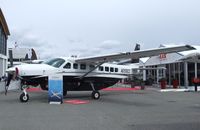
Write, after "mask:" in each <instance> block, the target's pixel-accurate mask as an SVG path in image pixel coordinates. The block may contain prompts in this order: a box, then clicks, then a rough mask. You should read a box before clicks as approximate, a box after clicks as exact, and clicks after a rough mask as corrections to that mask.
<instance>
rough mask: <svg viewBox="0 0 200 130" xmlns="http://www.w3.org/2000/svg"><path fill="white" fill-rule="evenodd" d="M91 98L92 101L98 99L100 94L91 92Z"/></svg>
mask: <svg viewBox="0 0 200 130" xmlns="http://www.w3.org/2000/svg"><path fill="white" fill-rule="evenodd" d="M92 98H93V99H96V100H97V99H99V98H100V93H99V92H98V91H93V92H92Z"/></svg>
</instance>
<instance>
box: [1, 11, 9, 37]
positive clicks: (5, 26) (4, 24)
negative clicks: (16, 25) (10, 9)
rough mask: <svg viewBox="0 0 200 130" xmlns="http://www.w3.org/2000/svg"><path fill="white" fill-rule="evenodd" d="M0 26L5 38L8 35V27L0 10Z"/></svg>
mask: <svg viewBox="0 0 200 130" xmlns="http://www.w3.org/2000/svg"><path fill="white" fill-rule="evenodd" d="M0 24H1V25H2V27H3V30H4V32H5V34H6V36H8V35H10V32H9V29H8V25H7V23H6V20H5V17H4V15H3V12H2V10H1V8H0Z"/></svg>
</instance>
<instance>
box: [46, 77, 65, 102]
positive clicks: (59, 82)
mask: <svg viewBox="0 0 200 130" xmlns="http://www.w3.org/2000/svg"><path fill="white" fill-rule="evenodd" d="M48 88H49V92H48V95H49V103H50V104H61V103H63V76H62V75H59V74H57V75H50V76H49V77H48Z"/></svg>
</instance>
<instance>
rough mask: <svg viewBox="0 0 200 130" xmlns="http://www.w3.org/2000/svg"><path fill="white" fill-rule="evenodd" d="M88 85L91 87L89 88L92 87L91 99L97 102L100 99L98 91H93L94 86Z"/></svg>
mask: <svg viewBox="0 0 200 130" xmlns="http://www.w3.org/2000/svg"><path fill="white" fill-rule="evenodd" d="M90 85H91V87H92V90H93V91H92V95H91V96H92V98H93V99H95V100H97V99H99V98H100V93H99V91H97V90H95V88H94V84H93V83H90Z"/></svg>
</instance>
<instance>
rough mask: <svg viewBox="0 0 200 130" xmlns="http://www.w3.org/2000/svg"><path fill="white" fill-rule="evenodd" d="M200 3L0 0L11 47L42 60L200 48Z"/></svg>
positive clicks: (176, 0) (178, 0)
mask: <svg viewBox="0 0 200 130" xmlns="http://www.w3.org/2000/svg"><path fill="white" fill-rule="evenodd" d="M199 5H200V1H199V0H17V1H15V2H14V1H13V0H0V8H1V9H2V11H3V13H4V16H5V18H6V21H7V24H8V27H9V30H10V33H11V35H10V36H9V38H8V47H14V44H15V42H17V44H18V47H20V48H24V47H28V48H34V49H35V50H36V52H37V54H38V57H39V58H40V59H45V58H50V57H58V56H59V57H60V56H71V55H77V56H79V57H87V56H96V55H105V54H110V53H120V52H128V51H133V49H134V46H135V44H136V43H139V44H141V49H148V48H156V47H158V46H159V45H160V44H194V45H200V8H199Z"/></svg>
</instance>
